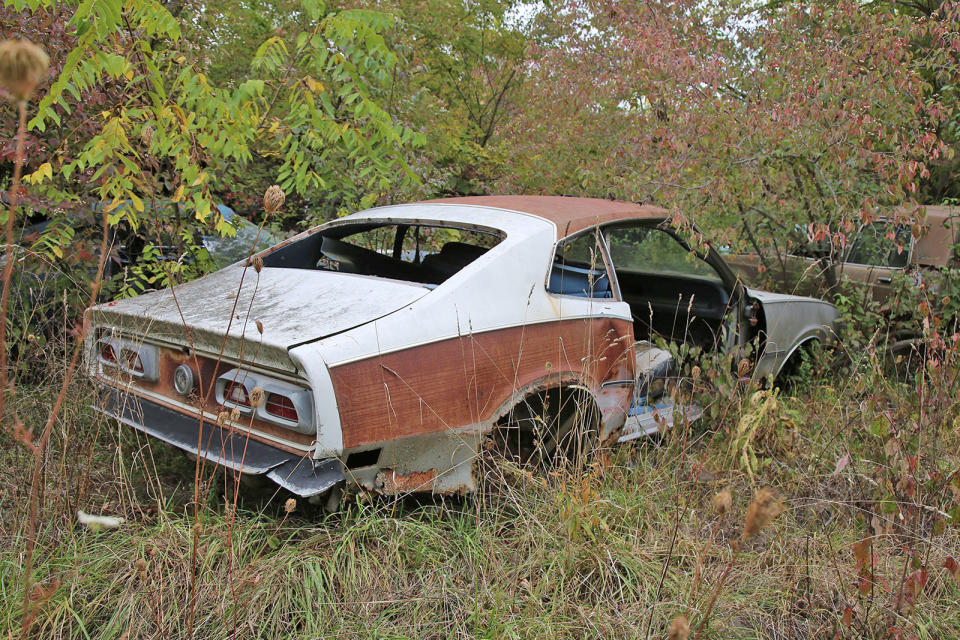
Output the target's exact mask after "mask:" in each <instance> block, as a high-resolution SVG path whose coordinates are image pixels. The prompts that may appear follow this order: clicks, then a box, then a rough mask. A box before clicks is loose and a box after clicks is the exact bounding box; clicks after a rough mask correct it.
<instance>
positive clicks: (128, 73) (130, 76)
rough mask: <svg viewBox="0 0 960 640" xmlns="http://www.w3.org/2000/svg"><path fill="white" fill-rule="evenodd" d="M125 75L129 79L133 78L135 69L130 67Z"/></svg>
mask: <svg viewBox="0 0 960 640" xmlns="http://www.w3.org/2000/svg"><path fill="white" fill-rule="evenodd" d="M123 76H124V77H125V78H126V79H127V80H133V69H129V70H128V71H127V72H126V73H125V74H123Z"/></svg>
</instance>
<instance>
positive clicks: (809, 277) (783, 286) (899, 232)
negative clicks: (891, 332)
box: [727, 206, 960, 302]
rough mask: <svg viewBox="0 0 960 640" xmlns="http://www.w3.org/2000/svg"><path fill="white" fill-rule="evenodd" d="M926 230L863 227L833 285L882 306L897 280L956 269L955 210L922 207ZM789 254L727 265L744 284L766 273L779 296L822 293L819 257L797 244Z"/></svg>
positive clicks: (958, 216) (959, 258)
mask: <svg viewBox="0 0 960 640" xmlns="http://www.w3.org/2000/svg"><path fill="white" fill-rule="evenodd" d="M924 217H925V220H926V224H924V225H920V226H919V227H918V229H919V233H918V235H917V237H914V230H912V229H911V228H910V227H909V226H907V225H904V224H891V222H889V221H887V220H886V219H880V220H876V221H873V222H869V223H867V224H864V225H862V226H861V227H860V228H859V229H858V230H857V231H856V234H855V235H854V237H853V238H852V241H851V242H850V243H849V244H848V245H847V246H846V247H845V248H844V249H843V250H842V251H841V252H840V255H839V256H838V258H839V259H838V260H837V272H838V274H837V275H838V280H840V281H844V282H849V283H853V284H859V285H862V286H865V287H868V288H869V290H870V294H871V297H872V298H873V299H874V300H877V301H879V302H885V301H887V299H888V298H889V297H890V296H891V294H892V293H893V288H894V287H893V283H894V278H895V276H897V275H898V274H906V275H912V276H915V277H919V278H923V277H924V276H925V275H927V274H932V273H933V272H934V271H936V270H938V269H942V268H948V269H949V268H953V269H956V268H960V254H958V253H957V250H956V247H957V246H958V245H960V207H941V206H928V207H924ZM797 246H798V249H797V250H795V251H793V252H792V253H784V254H783V255H779V256H778V255H776V254H775V253H770V254H769V255H766V254H764V255H761V254H759V253H748V254H742V255H732V256H729V257H728V258H727V262H728V263H729V264H730V266H732V267H733V269H734V271H736V272H737V273H738V274H739V275H741V276H742V277H743V278H744V280H745V281H746V282H750V283H754V282H759V281H760V280H761V279H762V274H763V273H767V274H769V276H770V279H771V280H772V281H773V282H774V285H775V287H776V288H777V289H778V290H782V291H791V292H798V293H803V294H807V295H817V294H818V293H820V292H823V291H825V290H826V289H827V286H828V285H827V278H826V273H825V271H826V270H825V267H824V266H823V264H824V263H823V262H822V261H821V257H822V256H823V254H824V252H823V251H818V250H817V247H816V246H811V245H804V244H801V243H798V245H797Z"/></svg>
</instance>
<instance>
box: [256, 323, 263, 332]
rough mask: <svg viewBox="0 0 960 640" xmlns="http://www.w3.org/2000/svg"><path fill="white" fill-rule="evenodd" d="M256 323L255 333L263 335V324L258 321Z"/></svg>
mask: <svg viewBox="0 0 960 640" xmlns="http://www.w3.org/2000/svg"><path fill="white" fill-rule="evenodd" d="M256 323H257V332H258V333H259V334H260V335H263V323H262V322H260V321H259V320H257V321H256Z"/></svg>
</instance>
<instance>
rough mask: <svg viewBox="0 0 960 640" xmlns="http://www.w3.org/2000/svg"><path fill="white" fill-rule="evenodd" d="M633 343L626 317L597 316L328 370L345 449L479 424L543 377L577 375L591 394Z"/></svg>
mask: <svg viewBox="0 0 960 640" xmlns="http://www.w3.org/2000/svg"><path fill="white" fill-rule="evenodd" d="M632 346H633V345H632V327H631V325H630V323H629V322H626V321H624V320H620V319H614V318H604V317H598V318H588V319H576V320H561V321H557V322H548V323H541V324H531V325H525V326H517V327H510V328H507V329H500V330H495V331H488V332H484V333H475V334H470V335H465V336H460V337H457V338H453V339H447V340H440V341H438V342H434V343H431V344H426V345H422V346H417V347H412V348H409V349H403V350H400V351H394V352H392V353H388V354H384V355H380V356H375V357H371V358H367V359H364V360H359V361H355V362H350V363H347V364H343V365H340V366H337V367H333V368H331V370H330V375H331V379H332V381H333V386H334V389H335V391H336V394H337V398H338V406H339V412H340V422H341V425H342V431H343V446H344V448H347V449H349V448H352V447H357V446H361V445H364V444H370V443H376V442H383V441H386V440H392V439H394V438H400V437H409V436H414V435H423V434H428V433H438V432H441V431H445V430H448V429H455V428H459V427H464V426H469V425H482V424H484V423H485V422H489V421H490V420H491V419H492V418H494V417H495V416H496V413H497V412H498V411H499V410H500V409H501V408H502V406H503V405H504V403H506V402H507V401H508V399H509V398H510V397H511V395H512V394H513V393H514V392H515V391H516V390H518V389H520V388H522V387H524V386H526V385H528V384H530V383H532V382H534V381H537V380H540V379H544V378H547V379H555V380H556V381H557V383H558V384H559V383H560V382H561V381H566V380H577V381H579V382H580V383H581V384H583V385H584V386H586V387H587V388H588V389H590V390H591V391H593V392H594V395H595V396H596V395H597V394H598V392H599V389H600V385H601V383H602V382H604V381H605V380H608V379H615V378H618V377H619V376H622V375H623V371H624V366H625V363H626V362H628V361H629V359H630V354H631V353H632V352H631V349H632ZM604 408H606V409H607V410H608V411H610V410H612V409H614V408H613V407H601V409H604Z"/></svg>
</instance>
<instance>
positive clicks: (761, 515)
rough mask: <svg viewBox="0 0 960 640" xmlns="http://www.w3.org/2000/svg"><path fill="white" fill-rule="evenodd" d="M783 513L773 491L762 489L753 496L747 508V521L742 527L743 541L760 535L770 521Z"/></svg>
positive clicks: (781, 506)
mask: <svg viewBox="0 0 960 640" xmlns="http://www.w3.org/2000/svg"><path fill="white" fill-rule="evenodd" d="M781 511H783V505H782V504H780V501H779V500H777V497H776V496H775V495H773V491H770V489H767V488H763V489H760V491H757V493H756V494H755V495H754V496H753V500H752V501H751V502H750V506H749V507H747V521H746V522H745V523H744V525H743V536H742V537H743V539H744V540H749V539H750V538H752V537H753V536H755V535H757V534H758V533H760V532H761V531H762V530H763V528H764V527H766V526H767V525H768V524H770V521H771V520H773V519H774V518H776V517H777V515H779V514H780V512H781Z"/></svg>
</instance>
